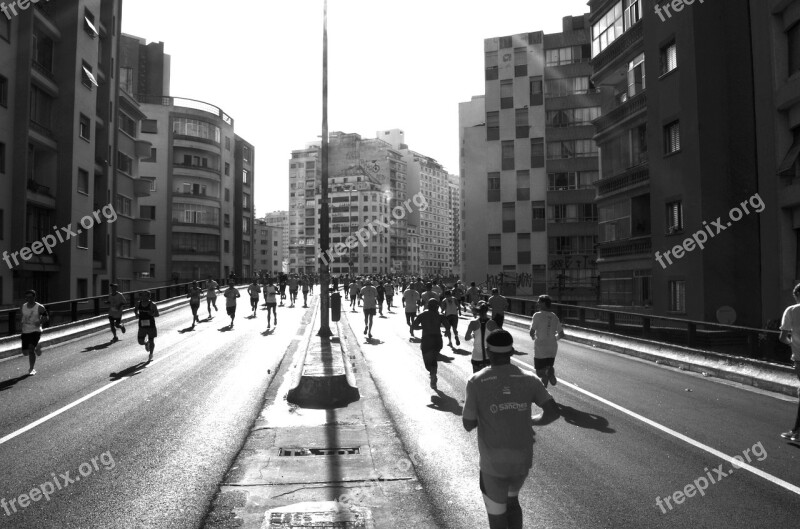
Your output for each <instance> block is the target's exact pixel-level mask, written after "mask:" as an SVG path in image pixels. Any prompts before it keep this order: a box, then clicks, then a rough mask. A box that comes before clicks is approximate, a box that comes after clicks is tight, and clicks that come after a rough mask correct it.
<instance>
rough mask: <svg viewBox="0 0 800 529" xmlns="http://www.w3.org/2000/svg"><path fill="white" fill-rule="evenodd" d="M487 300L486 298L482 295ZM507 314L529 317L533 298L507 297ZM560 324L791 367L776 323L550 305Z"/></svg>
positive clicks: (531, 311) (787, 349)
mask: <svg viewBox="0 0 800 529" xmlns="http://www.w3.org/2000/svg"><path fill="white" fill-rule="evenodd" d="M483 298H484V299H488V295H484V296H483ZM506 299H508V303H509V308H508V311H507V312H508V313H509V314H516V315H519V316H525V317H530V316H531V315H533V313H534V312H535V311H536V300H535V299H524V298H512V297H507V298H506ZM552 309H553V311H554V312H555V313H556V314H557V315H558V317H559V319H560V320H561V322H562V323H564V324H567V325H576V326H579V327H584V328H587V329H594V330H598V331H605V332H611V333H615V334H621V335H624V336H630V337H636V338H643V339H647V340H652V341H656V342H662V343H665V344H671V345H678V346H685V347H691V348H696V349H702V350H706V351H712V352H716V353H723V354H729V355H734V356H741V357H745V358H752V359H756V360H764V361H767V362H774V363H779V364H785V365H791V348H790V347H789V346H788V345H785V344H782V343H780V342H779V341H778V336H780V331H779V330H778V324H777V323H772V324H771V325H770V326H769V328H765V329H756V328H753V327H742V326H738V325H725V324H721V323H712V322H703V321H695V320H687V319H683V318H676V317H672V316H658V315H653V314H641V313H636V312H626V311H622V310H614V309H605V308H598V307H583V306H575V305H565V304H561V303H553V306H552Z"/></svg>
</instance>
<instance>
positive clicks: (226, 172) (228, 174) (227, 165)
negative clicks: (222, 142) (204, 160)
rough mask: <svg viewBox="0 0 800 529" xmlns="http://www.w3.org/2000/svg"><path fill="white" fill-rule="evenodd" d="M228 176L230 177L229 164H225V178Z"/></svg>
mask: <svg viewBox="0 0 800 529" xmlns="http://www.w3.org/2000/svg"><path fill="white" fill-rule="evenodd" d="M230 175H231V164H229V163H228V162H225V176H230Z"/></svg>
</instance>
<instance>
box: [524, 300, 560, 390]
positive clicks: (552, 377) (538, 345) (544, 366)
mask: <svg viewBox="0 0 800 529" xmlns="http://www.w3.org/2000/svg"><path fill="white" fill-rule="evenodd" d="M552 303H553V302H552V300H551V299H550V296H547V295H541V296H539V300H538V301H537V302H536V308H537V310H538V312H536V313H535V314H534V315H533V318H532V319H531V328H530V331H529V332H530V335H531V338H533V368H534V369H535V370H536V375H537V376H538V377H539V378H540V379H541V380H542V384H544V387H547V383H548V382H550V383H551V384H552V385H554V386H555V385H556V384H557V383H558V381H557V380H556V370H555V367H553V366H554V364H555V361H556V353H557V352H558V341H557V340H559V339H560V338H563V337H564V329H562V328H561V322H560V321H559V319H558V316H556V315H555V314H553V312H552V311H551V310H550V306H551V305H552Z"/></svg>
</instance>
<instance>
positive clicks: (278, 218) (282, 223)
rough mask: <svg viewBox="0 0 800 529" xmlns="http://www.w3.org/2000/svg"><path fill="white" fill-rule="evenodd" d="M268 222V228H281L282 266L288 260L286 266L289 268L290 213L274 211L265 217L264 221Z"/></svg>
mask: <svg viewBox="0 0 800 529" xmlns="http://www.w3.org/2000/svg"><path fill="white" fill-rule="evenodd" d="M262 220H263V221H264V222H266V224H267V226H275V227H278V228H281V237H282V239H281V243H280V246H281V250H280V251H281V256H282V259H281V265H283V261H284V260H286V265H287V266H288V264H289V261H288V258H287V256H288V254H289V212H288V211H286V210H283V211H272V212H270V213H267V214H266V215H264V218H263V219H262Z"/></svg>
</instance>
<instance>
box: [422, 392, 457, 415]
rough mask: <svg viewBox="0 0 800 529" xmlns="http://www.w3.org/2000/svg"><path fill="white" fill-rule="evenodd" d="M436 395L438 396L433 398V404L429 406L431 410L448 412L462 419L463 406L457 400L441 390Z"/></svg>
mask: <svg viewBox="0 0 800 529" xmlns="http://www.w3.org/2000/svg"><path fill="white" fill-rule="evenodd" d="M436 393H437V394H436V395H432V396H431V403H430V404H428V407H429V408H431V409H434V410H439V411H446V412H449V413H452V414H453V415H457V416H459V417H461V411H462V408H461V404H459V403H458V401H457V400H456V399H454V398H453V397H451V396H450V395H448V394H447V393H445V392H444V391H441V390H439V389H437V390H436Z"/></svg>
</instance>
